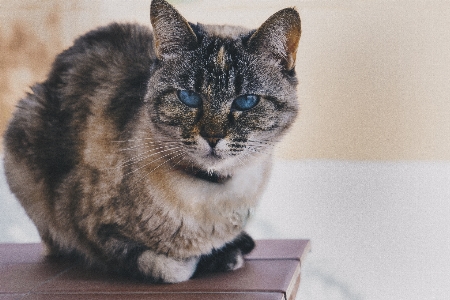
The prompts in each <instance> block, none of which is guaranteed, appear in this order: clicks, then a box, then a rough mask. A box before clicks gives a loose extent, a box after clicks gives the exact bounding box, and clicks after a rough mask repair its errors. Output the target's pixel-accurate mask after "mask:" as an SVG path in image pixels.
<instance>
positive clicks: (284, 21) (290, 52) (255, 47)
mask: <svg viewBox="0 0 450 300" xmlns="http://www.w3.org/2000/svg"><path fill="white" fill-rule="evenodd" d="M300 35H301V21H300V16H299V14H298V12H297V11H296V10H295V9H294V8H285V9H282V10H280V11H279V12H277V13H275V14H273V15H272V16H271V17H270V18H269V19H267V21H265V22H264V23H263V24H262V25H261V26H260V27H259V28H258V30H256V31H255V33H253V35H252V36H251V37H250V40H249V41H248V46H249V49H250V51H254V52H265V53H268V54H270V55H273V56H275V57H276V58H277V59H281V61H282V64H283V66H284V67H285V68H286V69H287V70H292V69H293V68H294V66H295V57H296V54H297V47H298V43H299V41H300Z"/></svg>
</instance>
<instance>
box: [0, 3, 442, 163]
mask: <svg viewBox="0 0 450 300" xmlns="http://www.w3.org/2000/svg"><path fill="white" fill-rule="evenodd" d="M149 2H150V0H145V1H143V0H139V1H138V0H135V1H119V0H114V1H111V0H104V1H94V0H73V1H56V0H47V1H30V0H29V1H23V0H21V1H18V0H0V132H3V130H4V126H5V124H6V122H7V120H8V119H9V117H10V113H11V111H12V109H13V107H14V105H15V102H16V101H17V99H19V98H20V97H22V96H23V95H24V94H25V92H26V91H28V88H27V87H28V86H29V85H31V84H32V83H33V82H36V81H40V80H43V79H44V78H45V75H46V73H47V72H48V70H49V67H50V64H51V61H52V59H53V57H54V55H56V54H57V53H58V52H59V51H61V50H62V49H64V48H66V47H68V46H70V44H71V41H72V40H73V39H74V38H75V37H76V36H78V35H80V34H82V33H83V32H85V31H87V30H89V29H91V28H93V27H95V26H98V25H103V24H107V23H108V22H111V21H137V22H141V23H149V22H148V19H149V17H148V16H149V11H148V10H149V9H148V8H149ZM171 3H173V4H174V5H175V6H176V7H177V8H178V9H179V10H180V12H181V13H182V14H183V15H184V16H185V17H186V18H187V19H188V20H190V21H193V22H197V21H199V22H204V23H218V24H221V23H232V24H239V25H245V26H248V27H257V26H258V25H259V24H261V23H262V22H263V21H264V20H265V19H266V18H267V17H269V16H270V15H271V14H272V13H274V12H275V11H277V10H279V9H282V8H284V7H286V6H296V7H297V9H298V10H299V12H300V14H301V17H302V26H303V35H302V39H301V42H300V48H299V52H298V55H297V57H298V61H297V72H298V76H299V79H300V85H299V89H298V91H299V101H300V105H301V109H302V111H301V114H300V116H299V118H298V120H297V122H296V124H295V126H294V128H293V130H292V131H291V132H290V133H289V134H288V136H287V137H286V138H285V140H284V142H283V143H282V144H281V145H280V147H279V151H278V155H279V156H280V157H283V158H295V159H311V158H312V159H316V158H319V159H351V160H450V151H449V149H450V2H448V1H426V0H421V1H420V0H417V1H407V0H404V1H394V0H392V1H347V0H346V1H344V0H334V1H331V0H330V1H325V0H324V1H314V0H310V1H295V0H292V1H291V0H282V1H273V0H272V1H268V0H260V1H251V0H239V1H238V0H230V1H224V0H220V1H219V0H209V1H206V0H185V1H182V0H179V1H171Z"/></svg>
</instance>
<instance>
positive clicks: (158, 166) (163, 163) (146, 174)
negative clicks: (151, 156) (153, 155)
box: [125, 150, 183, 190]
mask: <svg viewBox="0 0 450 300" xmlns="http://www.w3.org/2000/svg"><path fill="white" fill-rule="evenodd" d="M179 152H182V151H181V150H180V151H175V152H174V153H179ZM182 155H183V153H179V154H177V155H175V156H173V157H171V158H169V159H166V160H165V161H164V162H162V163H161V164H159V165H157V166H156V167H155V168H153V169H152V170H151V171H149V172H147V173H145V175H144V176H142V177H140V178H139V179H138V180H136V182H135V184H134V186H133V189H132V190H134V188H135V187H137V185H138V183H139V182H141V181H142V180H144V178H146V177H147V176H149V175H150V174H151V173H153V172H154V171H156V170H157V169H159V168H160V167H161V166H163V165H165V164H166V163H168V162H169V161H171V160H173V159H175V158H177V157H179V156H182ZM166 156H167V155H166ZM163 157H164V156H163ZM163 157H161V158H163ZM182 159H183V157H182V158H181V160H182ZM158 160H159V159H156V160H154V161H152V162H151V163H149V164H146V165H144V166H142V167H141V168H138V169H136V170H134V171H133V172H135V171H138V170H140V169H142V168H144V167H146V166H148V165H150V164H152V163H153V162H155V161H158ZM181 160H180V161H181ZM125 175H126V174H125Z"/></svg>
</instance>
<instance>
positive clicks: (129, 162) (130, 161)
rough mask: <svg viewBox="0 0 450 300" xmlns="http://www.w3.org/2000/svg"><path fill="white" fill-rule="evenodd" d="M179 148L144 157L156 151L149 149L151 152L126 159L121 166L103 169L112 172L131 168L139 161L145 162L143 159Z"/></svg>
mask: <svg viewBox="0 0 450 300" xmlns="http://www.w3.org/2000/svg"><path fill="white" fill-rule="evenodd" d="M161 148H165V147H161ZM180 148H181V147H173V148H169V149H164V150H161V151H157V152H153V153H151V154H149V155H144V154H145V153H150V152H152V151H155V150H157V149H151V150H148V151H146V152H144V153H141V154H139V155H137V156H135V157H132V158H131V159H128V160H127V161H125V162H122V163H121V164H119V165H118V166H116V167H112V168H105V169H106V170H114V169H120V168H123V167H128V166H131V165H133V164H135V163H138V162H141V161H143V160H145V159H147V158H150V157H152V156H155V155H157V154H161V153H164V152H168V151H172V150H176V149H180Z"/></svg>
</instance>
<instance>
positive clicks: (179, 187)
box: [4, 0, 301, 282]
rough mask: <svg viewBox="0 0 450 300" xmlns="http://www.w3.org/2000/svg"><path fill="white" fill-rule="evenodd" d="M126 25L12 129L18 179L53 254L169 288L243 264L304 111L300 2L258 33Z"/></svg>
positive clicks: (90, 45)
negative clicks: (273, 176) (278, 159)
mask: <svg viewBox="0 0 450 300" xmlns="http://www.w3.org/2000/svg"><path fill="white" fill-rule="evenodd" d="M150 19H151V24H152V27H153V32H152V31H151V30H150V29H149V28H148V27H145V26H141V25H137V24H117V23H113V24H111V25H108V26H106V27H101V28H98V29H96V30H94V31H91V32H88V33H87V34H85V35H84V36H81V37H79V38H78V39H77V40H75V42H74V44H73V46H71V47H70V48H68V49H67V50H65V51H64V52H62V53H61V54H60V55H58V56H57V58H56V60H55V62H54V64H53V67H52V70H51V72H50V74H49V76H48V78H47V80H46V81H44V82H43V83H40V84H36V85H34V86H33V87H32V88H31V89H32V93H30V94H28V95H27V96H26V97H25V98H24V99H22V100H21V101H20V102H19V103H18V105H17V109H16V111H15V113H14V116H13V119H12V120H11V122H10V124H9V127H8V129H7V131H6V133H5V137H4V145H5V149H4V150H5V153H4V163H5V170H6V175H7V179H8V183H9V185H10V188H11V190H12V192H13V193H14V194H15V195H16V196H17V198H18V199H19V201H20V202H21V204H22V205H23V207H24V208H25V210H26V212H27V213H28V215H29V216H30V218H31V219H32V220H33V222H34V223H35V225H36V227H37V229H38V231H39V234H40V236H41V238H42V241H43V243H44V244H45V246H46V248H47V250H48V255H57V256H76V257H79V258H82V259H83V260H84V261H86V262H87V263H88V265H91V266H92V265H95V266H103V267H105V268H106V269H107V270H109V271H115V272H119V273H121V274H126V275H127V276H134V277H137V278H142V279H146V280H150V281H157V282H180V281H185V280H188V279H189V278H191V277H192V276H194V275H196V274H199V273H203V272H211V271H226V270H234V269H237V268H240V267H241V266H242V265H243V255H245V254H247V253H249V252H250V251H251V250H252V248H253V247H254V242H253V240H252V238H251V237H250V236H249V235H248V234H246V233H245V232H244V231H243V230H244V227H245V224H246V222H247V220H248V218H249V216H250V215H251V213H252V210H253V209H254V208H255V205H256V204H257V200H258V198H259V197H260V195H261V192H262V191H263V189H264V186H265V185H266V183H267V179H268V176H269V173H270V169H271V157H272V152H273V149H274V146H275V144H276V143H277V141H278V140H279V139H280V138H281V136H282V135H283V134H284V133H285V132H286V130H287V129H288V128H289V127H290V125H291V124H292V123H293V121H294V119H295V117H296V115H297V110H298V105H297V99H296V86H297V79H296V75H295V70H294V65H295V56H296V51H297V46H298V43H299V39H300V31H301V30H300V18H299V15H298V13H297V12H296V10H295V9H293V8H287V9H283V10H281V11H279V12H277V13H275V14H274V15H272V16H271V17H270V18H269V19H268V20H267V21H266V22H265V23H263V24H262V25H261V27H259V29H257V30H247V29H244V28H241V27H236V26H227V25H223V26H212V25H203V24H192V23H189V22H187V21H186V20H185V19H184V18H183V17H182V16H181V15H180V14H179V12H178V11H177V10H176V9H175V8H174V7H172V6H171V5H170V4H168V3H167V2H166V1H164V0H153V1H152V3H151V8H150Z"/></svg>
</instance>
